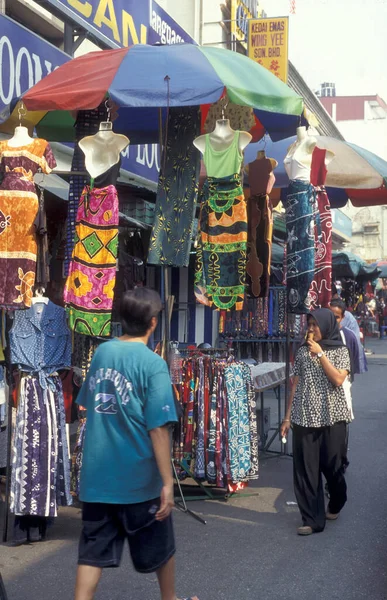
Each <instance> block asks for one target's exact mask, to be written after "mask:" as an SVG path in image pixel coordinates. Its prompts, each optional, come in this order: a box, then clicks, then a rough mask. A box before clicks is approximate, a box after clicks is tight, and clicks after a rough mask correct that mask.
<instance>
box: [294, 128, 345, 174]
mask: <svg viewBox="0 0 387 600" xmlns="http://www.w3.org/2000/svg"><path fill="white" fill-rule="evenodd" d="M317 141H318V140H317V138H316V137H313V136H310V135H308V133H307V130H306V127H298V129H297V141H296V142H295V143H294V144H292V145H291V146H290V148H289V150H288V153H287V155H286V157H285V160H284V165H285V169H286V172H287V174H288V177H289V179H290V180H295V179H296V180H298V181H305V182H310V169H311V166H312V156H313V150H314V149H315V147H316V145H317ZM333 157H334V154H333V152H330V151H327V154H326V161H325V164H326V165H328V164H329V163H330V161H331V160H332V158H333Z"/></svg>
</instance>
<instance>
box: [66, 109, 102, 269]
mask: <svg viewBox="0 0 387 600" xmlns="http://www.w3.org/2000/svg"><path fill="white" fill-rule="evenodd" d="M106 118H107V109H106V106H105V102H103V103H102V104H100V106H99V107H98V108H96V109H94V110H79V111H78V114H77V119H76V121H75V127H74V129H75V138H76V141H77V142H79V141H80V140H81V139H82V138H84V137H86V136H88V135H93V134H95V133H97V131H98V129H99V124H100V123H101V121H106ZM85 171H86V167H85V155H84V153H83V152H82V150H81V148H80V147H79V145H78V144H75V148H74V155H73V160H72V163H71V172H72V173H80V174H79V175H78V174H77V175H71V177H70V189H69V201H68V212H67V226H66V249H65V257H64V274H65V276H66V277H67V275H68V273H69V269H70V263H71V259H72V255H73V249H74V237H75V226H76V220H77V211H78V206H79V201H80V199H81V195H82V192H83V190H84V187H85V186H86V185H87V184H88V177H87V176H86V175H82V172H85ZM101 187H102V186H101Z"/></svg>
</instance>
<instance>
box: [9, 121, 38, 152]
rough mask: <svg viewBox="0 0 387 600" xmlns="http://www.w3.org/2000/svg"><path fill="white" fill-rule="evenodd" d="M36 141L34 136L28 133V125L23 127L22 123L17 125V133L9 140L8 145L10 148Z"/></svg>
mask: <svg viewBox="0 0 387 600" xmlns="http://www.w3.org/2000/svg"><path fill="white" fill-rule="evenodd" d="M33 141H34V138H32V137H31V136H30V134H29V133H28V129H27V127H23V126H22V125H18V126H17V127H15V133H14V135H13V136H12V137H11V139H9V140H8V142H7V143H8V146H9V147H10V148H20V147H22V146H28V145H29V144H31V143H32V142H33Z"/></svg>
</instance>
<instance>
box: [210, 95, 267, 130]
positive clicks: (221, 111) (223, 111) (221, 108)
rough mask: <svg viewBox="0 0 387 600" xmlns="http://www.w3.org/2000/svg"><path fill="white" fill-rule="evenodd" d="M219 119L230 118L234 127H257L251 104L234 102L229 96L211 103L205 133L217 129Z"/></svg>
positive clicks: (231, 125) (242, 128) (247, 128)
mask: <svg viewBox="0 0 387 600" xmlns="http://www.w3.org/2000/svg"><path fill="white" fill-rule="evenodd" d="M218 119H229V121H230V127H232V129H240V130H242V131H250V129H252V128H253V127H255V118H254V111H253V109H252V108H251V107H250V106H241V105H239V104H234V103H233V102H230V100H229V98H228V97H227V96H224V97H223V98H221V99H220V100H218V101H217V102H214V103H213V104H211V106H210V109H209V111H208V113H207V118H206V120H205V123H204V131H205V133H211V131H213V130H214V129H215V126H216V121H217V120H218Z"/></svg>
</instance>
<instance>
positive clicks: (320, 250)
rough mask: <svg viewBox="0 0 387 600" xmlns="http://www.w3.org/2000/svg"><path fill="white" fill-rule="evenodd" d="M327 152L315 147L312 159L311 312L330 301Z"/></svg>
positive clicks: (330, 253)
mask: <svg viewBox="0 0 387 600" xmlns="http://www.w3.org/2000/svg"><path fill="white" fill-rule="evenodd" d="M325 156H326V150H322V149H321V148H317V147H316V148H315V149H314V150H313V156H312V167H311V184H312V185H314V186H315V190H316V195H317V208H318V219H317V221H316V224H315V267H314V272H315V276H314V279H313V281H312V284H311V287H310V291H309V295H310V298H311V303H312V309H315V308H328V307H329V303H330V301H331V298H332V213H331V205H330V202H329V198H328V195H327V193H326V190H325V187H324V183H325V179H326V176H327V173H328V171H327V168H326V166H325Z"/></svg>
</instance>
